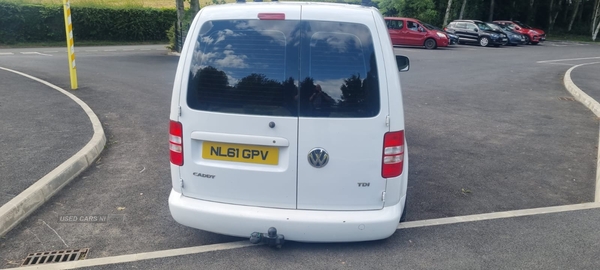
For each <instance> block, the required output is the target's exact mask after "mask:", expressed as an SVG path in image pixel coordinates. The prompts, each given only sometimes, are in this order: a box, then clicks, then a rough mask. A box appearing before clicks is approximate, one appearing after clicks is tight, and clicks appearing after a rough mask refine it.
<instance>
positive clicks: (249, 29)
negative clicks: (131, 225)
mask: <svg viewBox="0 0 600 270" xmlns="http://www.w3.org/2000/svg"><path fill="white" fill-rule="evenodd" d="M408 65H409V64H408V59H407V58H406V57H404V56H395V55H394V52H393V48H392V45H391V41H390V37H389V35H388V32H387V28H386V25H385V22H384V19H383V17H382V16H381V15H380V13H379V12H378V10H377V9H375V8H371V7H363V6H358V5H347V4H331V3H303V2H290V3H285V2H283V3H280V2H265V3H236V4H225V5H215V6H209V7H205V8H203V9H202V10H201V11H200V12H199V14H198V15H197V16H196V18H195V19H194V21H193V23H192V26H191V28H190V30H189V33H188V36H187V40H186V42H185V45H184V47H183V50H182V53H181V57H180V60H179V65H178V67H177V74H176V77H175V84H174V87H173V97H172V103H171V114H170V120H171V121H170V136H169V140H170V155H171V177H172V182H173V189H172V191H171V195H170V197H169V208H170V211H171V215H172V216H173V218H174V219H175V220H176V221H177V222H179V223H181V224H183V225H186V226H189V227H193V228H198V229H201V230H205V231H210V232H215V233H219V234H226V235H232V236H240V237H249V236H250V235H251V234H252V233H254V232H261V233H266V232H267V230H268V229H269V228H270V227H273V228H276V229H277V231H278V233H279V234H282V235H283V236H285V239H286V240H295V241H305V242H348V241H366V240H376V239H383V238H387V237H389V236H390V235H392V234H393V233H394V232H395V231H396V228H397V226H398V222H399V220H400V218H401V216H402V214H403V212H404V206H405V203H406V188H407V175H408V156H407V152H406V141H405V139H404V112H403V106H402V92H401V89H400V80H399V76H398V75H399V74H398V71H399V69H400V70H402V71H404V70H408Z"/></svg>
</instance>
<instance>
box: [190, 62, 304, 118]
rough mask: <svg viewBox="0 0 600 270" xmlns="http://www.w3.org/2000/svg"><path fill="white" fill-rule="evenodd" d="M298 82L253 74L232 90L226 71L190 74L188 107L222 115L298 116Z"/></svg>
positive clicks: (204, 70)
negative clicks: (296, 97) (222, 113)
mask: <svg viewBox="0 0 600 270" xmlns="http://www.w3.org/2000/svg"><path fill="white" fill-rule="evenodd" d="M294 82H295V81H294V78H293V77H290V78H288V79H287V80H285V81H283V82H279V81H277V80H274V79H270V78H268V77H267V76H266V75H265V74H259V73H251V74H249V75H247V76H245V77H243V78H241V79H240V80H239V81H238V83H237V84H236V85H235V86H230V85H229V79H228V77H227V74H225V72H224V71H222V70H218V69H216V68H214V67H212V66H208V67H205V68H202V69H200V70H198V72H196V74H195V75H194V74H193V73H192V74H190V84H189V89H188V97H187V98H188V105H189V106H190V107H191V108H194V109H199V110H209V111H219V112H234V113H246V114H262V115H297V106H296V101H295V96H296V95H297V92H298V91H297V88H296V85H295V83H294ZM282 109H283V110H282Z"/></svg>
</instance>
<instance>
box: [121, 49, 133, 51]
mask: <svg viewBox="0 0 600 270" xmlns="http://www.w3.org/2000/svg"><path fill="white" fill-rule="evenodd" d="M133 50H135V49H123V51H133Z"/></svg>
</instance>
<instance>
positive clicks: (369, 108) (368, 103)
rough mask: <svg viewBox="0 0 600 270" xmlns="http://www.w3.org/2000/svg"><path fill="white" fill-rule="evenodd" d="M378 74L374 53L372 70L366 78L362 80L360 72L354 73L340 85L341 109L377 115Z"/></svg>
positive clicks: (360, 113)
mask: <svg viewBox="0 0 600 270" xmlns="http://www.w3.org/2000/svg"><path fill="white" fill-rule="evenodd" d="M377 76H378V74H377V61H376V60H375V54H374V53H372V54H371V59H370V70H369V71H368V72H367V77H366V78H365V79H364V80H361V78H360V74H353V75H352V76H350V77H349V78H347V79H344V84H343V85H342V86H341V87H340V90H341V91H342V97H341V100H340V109H342V110H344V111H345V112H349V113H351V112H353V111H354V112H355V113H357V114H358V115H369V116H373V115H376V114H377V113H378V112H379V83H378V78H377Z"/></svg>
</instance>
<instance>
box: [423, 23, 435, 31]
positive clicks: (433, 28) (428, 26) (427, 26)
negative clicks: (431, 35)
mask: <svg viewBox="0 0 600 270" xmlns="http://www.w3.org/2000/svg"><path fill="white" fill-rule="evenodd" d="M421 25H423V26H424V27H425V28H427V29H429V30H439V28H437V27H435V26H433V25H431V24H427V23H421Z"/></svg>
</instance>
